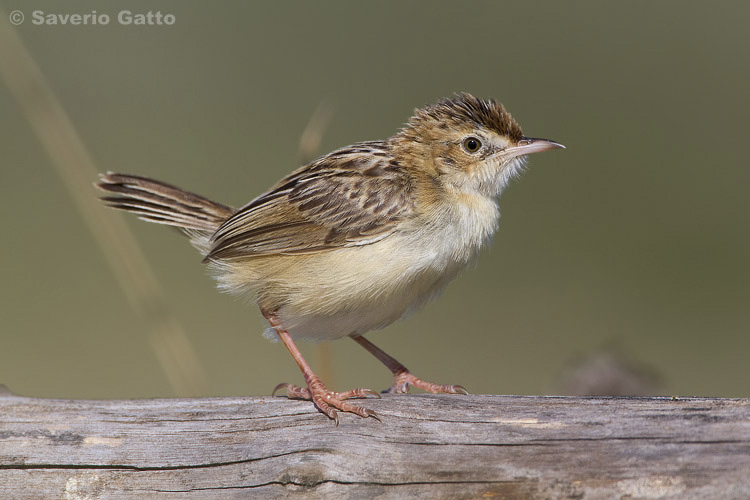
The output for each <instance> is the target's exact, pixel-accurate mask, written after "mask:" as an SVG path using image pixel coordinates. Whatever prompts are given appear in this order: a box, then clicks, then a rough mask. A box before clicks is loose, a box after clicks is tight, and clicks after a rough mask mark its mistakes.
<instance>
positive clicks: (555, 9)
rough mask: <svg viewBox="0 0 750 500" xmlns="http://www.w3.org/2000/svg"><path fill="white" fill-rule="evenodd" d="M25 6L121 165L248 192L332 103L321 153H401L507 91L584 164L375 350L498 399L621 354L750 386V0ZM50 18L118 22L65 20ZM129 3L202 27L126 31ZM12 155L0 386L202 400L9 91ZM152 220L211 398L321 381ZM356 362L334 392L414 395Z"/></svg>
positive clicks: (667, 380) (263, 183) (712, 389)
mask: <svg viewBox="0 0 750 500" xmlns="http://www.w3.org/2000/svg"><path fill="white" fill-rule="evenodd" d="M0 6H2V8H3V9H4V11H5V13H4V14H3V15H4V16H7V15H8V14H9V13H10V12H11V11H14V10H16V9H18V10H21V11H23V12H24V14H25V16H26V21H25V22H24V23H23V24H22V25H20V26H19V27H18V28H17V33H18V35H19V36H20V38H21V39H22V40H23V41H24V43H25V45H26V46H27V48H28V50H29V51H30V53H31V55H32V56H33V58H34V60H35V61H36V64H37V65H38V66H39V68H40V70H41V72H42V74H43V75H44V77H45V78H46V79H47V81H48V83H49V86H50V88H51V89H52V91H53V92H54V94H55V95H56V97H57V99H59V101H60V103H61V104H62V106H63V108H64V109H65V111H66V112H67V113H68V115H69V117H70V119H71V121H72V123H73V125H74V127H75V128H76V130H77V132H78V134H79V135H80V137H81V138H82V140H83V142H84V144H85V145H86V147H87V148H88V150H89V152H90V154H91V156H92V157H93V159H94V162H95V164H96V166H97V168H98V169H99V170H100V171H107V170H111V171H122V172H128V173H137V174H142V175H147V176H151V177H154V178H157V179H162V180H166V181H168V182H171V183H174V184H177V185H179V186H182V187H184V188H186V189H189V190H192V191H196V192H198V193H201V194H204V195H206V196H208V197H211V198H214V199H217V200H219V201H222V202H224V203H228V204H233V205H241V204H243V203H245V202H246V201H249V200H250V199H251V198H253V197H255V196H256V195H258V194H260V193H261V192H262V191H264V190H265V189H266V188H267V187H269V186H270V185H271V184H273V183H274V182H275V181H276V180H277V179H279V178H280V177H281V176H282V175H284V174H286V173H288V172H289V171H291V170H292V169H294V168H296V167H297V166H298V165H299V164H300V161H301V153H300V148H299V143H300V136H301V135H302V133H303V131H304V129H305V127H306V126H307V124H308V122H309V120H310V119H311V116H313V114H314V113H315V110H316V109H318V108H319V106H321V103H325V104H323V106H324V108H323V109H330V110H331V111H332V114H331V117H330V120H329V122H328V124H327V126H325V128H324V129H323V130H324V133H323V136H322V141H321V143H320V145H319V151H318V153H325V152H327V151H330V150H332V149H334V148H336V147H340V146H344V145H347V144H350V143H352V142H356V141H361V140H369V139H380V138H385V137H387V136H389V135H391V134H392V133H394V131H396V130H397V129H398V128H399V127H400V126H401V124H402V123H403V122H404V121H405V120H406V119H407V118H408V117H409V116H410V114H411V112H412V110H413V108H415V107H419V106H423V105H425V104H428V103H432V102H434V101H435V100H437V99H438V98H440V97H443V96H447V95H450V94H451V93H453V92H456V91H468V92H471V93H474V94H475V95H478V96H482V97H494V98H496V99H498V100H499V101H501V102H503V103H504V104H505V105H506V107H507V108H508V110H509V111H510V112H511V113H513V115H514V117H515V118H516V119H517V121H518V122H519V123H520V124H521V126H522V127H523V129H524V131H525V133H526V134H527V135H530V136H541V137H548V138H551V139H554V140H557V141H559V142H562V143H563V144H565V145H566V146H567V148H568V149H567V150H564V151H553V152H549V153H544V154H543V155H534V156H533V157H531V158H530V162H529V167H530V168H529V169H528V171H527V172H526V173H525V174H524V176H523V177H522V179H521V180H520V181H517V182H516V183H514V185H513V186H511V188H509V189H508V190H507V191H506V192H505V194H504V195H503V198H502V200H501V210H502V214H503V216H502V220H501V227H500V230H499V232H498V234H497V236H496V238H495V242H494V244H493V246H492V247H491V249H489V250H488V251H486V252H485V253H484V255H483V256H482V258H481V260H480V262H479V266H478V267H477V268H476V269H474V270H471V271H470V272H468V273H467V274H466V275H464V276H462V277H461V278H459V279H458V280H457V281H456V282H455V283H453V284H452V285H451V286H450V287H449V288H448V289H447V291H446V292H445V293H444V294H443V296H442V297H441V298H440V299H439V300H438V301H436V302H434V303H432V304H430V305H429V306H427V307H426V308H425V309H424V310H423V311H421V312H419V313H418V314H415V315H413V316H412V317H410V318H409V319H408V320H406V321H402V322H400V323H397V324H394V325H392V326H390V327H388V328H387V329H386V330H384V331H383V332H378V333H372V334H370V336H369V338H370V339H372V340H373V341H374V342H375V343H376V344H378V345H379V346H381V347H382V348H383V349H385V350H386V351H387V352H389V353H391V354H392V355H394V356H395V357H396V358H398V359H399V360H401V361H402V362H404V364H406V365H407V366H408V367H409V368H410V369H411V370H412V371H413V372H415V373H416V374H417V375H419V376H422V377H423V378H426V379H428V380H432V381H435V382H438V383H460V384H463V385H465V386H466V387H467V388H468V389H469V390H470V391H471V392H476V393H502V394H548V393H554V392H557V391H559V390H560V383H561V379H562V378H563V377H564V373H565V370H566V367H569V366H570V365H571V363H575V362H576V360H580V359H583V358H585V357H587V356H590V355H592V353H597V352H600V351H601V350H602V349H605V350H614V351H616V352H618V353H620V354H622V355H623V356H624V357H626V358H627V359H629V360H631V362H632V363H633V364H634V365H637V366H644V367H647V371H649V372H652V373H654V374H655V375H656V377H657V380H658V384H657V385H658V386H659V391H661V392H662V393H665V394H670V395H671V394H679V395H701V396H748V395H749V394H748V387H750V363H748V353H750V335H748V328H749V327H750V300H749V299H750V260H749V259H748V256H749V255H750V231H749V229H750V201H749V200H750V197H749V195H748V188H750V168H749V166H748V161H747V160H746V159H745V158H746V156H747V155H748V154H750V153H749V151H748V148H747V144H748V141H749V139H748V135H749V127H748V116H750V92H748V89H749V88H750V57H748V54H749V53H750V30H748V29H747V19H748V18H750V4H748V3H747V2H742V1H737V2H712V3H710V4H709V3H708V2H683V1H679V2H678V1H671V2H668V1H664V2H645V1H641V2H601V1H588V2H559V1H549V2H512V3H510V2H435V1H430V2H427V1H423V2H399V1H390V2H378V3H371V4H359V3H358V4H356V6H355V4H353V3H351V2H273V3H271V2H264V3H260V2H228V1H224V2H221V1H216V2H210V3H209V2H195V1H180V2H164V1H149V2H139V1H135V0H133V1H130V0H128V1H120V2H107V3H102V2H93V1H90V2H64V3H63V2H44V1H39V0H24V1H21V0H0ZM33 10H42V11H44V12H46V13H59V14H66V13H80V14H85V13H90V12H91V11H92V10H96V11H97V13H100V14H101V13H106V14H108V15H109V16H110V18H111V21H110V24H109V25H106V26H46V25H45V26H37V25H34V24H32V22H31V12H32V11H33ZM120 10H130V11H132V12H141V13H145V12H148V11H152V12H156V11H161V12H162V13H163V14H165V13H171V14H173V15H174V16H175V19H176V22H175V24H174V25H172V26H121V25H119V24H118V22H117V13H118V12H119V11H120ZM325 106H327V108H325ZM0 151H1V152H2V156H1V158H0V165H2V166H1V167H0V224H1V225H2V232H3V237H2V238H3V244H2V250H1V251H2V259H1V261H2V264H1V265H2V269H3V272H2V280H1V281H0V308H1V310H0V311H1V313H0V383H2V384H5V385H7V386H8V387H9V388H10V389H12V390H13V391H15V392H17V393H20V394H23V395H30V396H52V397H65V398H124V397H128V398H130V397H152V396H172V395H175V394H176V391H175V388H174V386H172V385H170V382H169V380H168V378H167V377H166V376H165V372H164V369H163V367H162V366H161V365H160V363H159V360H158V357H157V356H156V354H155V352H154V349H153V343H152V342H150V341H149V335H150V333H149V324H148V322H147V321H146V320H145V319H144V318H143V317H142V316H139V315H138V314H136V313H135V312H134V310H133V309H132V308H131V307H130V306H129V303H128V301H127V300H126V298H125V295H124V294H123V292H122V290H121V289H120V288H119V287H118V285H117V282H116V280H115V278H114V274H113V272H112V271H111V269H110V268H109V267H108V265H107V263H106V261H105V259H104V258H103V256H102V254H101V251H100V249H99V247H98V246H97V244H96V241H95V239H94V237H93V236H92V234H91V232H90V230H89V228H88V227H87V226H86V224H85V223H84V221H83V217H82V216H81V214H80V213H79V212H78V211H77V209H76V206H75V204H74V203H73V201H72V199H71V197H70V196H69V194H68V192H67V191H66V190H65V188H64V185H63V183H62V181H61V178H60V177H59V175H58V173H57V172H56V171H55V169H54V168H53V166H52V162H51V160H50V158H49V156H48V155H47V154H46V153H45V151H44V149H43V148H42V146H41V143H40V140H39V138H38V137H37V136H36V135H35V133H34V130H33V129H32V128H31V127H30V126H29V121H28V120H27V116H26V114H25V112H24V111H23V108H22V106H20V105H19V103H18V102H17V100H16V99H15V98H14V97H13V95H12V94H11V92H9V90H8V87H6V86H5V85H4V84H2V83H0ZM90 180H91V181H92V182H93V181H94V180H95V179H94V177H93V176H92V178H91V179H90ZM79 194H80V196H83V197H96V196H98V194H97V192H96V191H95V190H94V188H93V187H91V188H90V189H87V190H86V192H82V193H79ZM101 210H106V209H105V208H104V207H101ZM127 222H128V225H129V226H130V227H131V228H132V230H133V232H134V233H135V235H136V239H137V241H138V242H139V243H140V244H141V245H142V247H143V252H144V254H145V255H146V256H147V258H148V260H149V262H150V264H151V265H152V266H153V268H154V270H155V274H156V279H157V280H158V281H159V283H160V284H161V286H162V288H163V289H164V293H165V296H166V297H167V305H168V307H169V309H170V311H171V313H172V314H173V315H174V316H175V317H176V318H177V319H178V320H179V322H180V323H181V324H182V327H183V329H184V331H185V334H186V335H187V337H188V339H189V340H190V342H191V343H192V345H193V346H194V349H195V352H196V355H197V359H198V362H199V363H200V366H201V367H202V370H203V372H204V374H205V380H204V383H203V384H198V385H196V386H194V387H193V388H191V389H190V390H188V391H187V392H185V391H182V394H183V395H193V396H206V395H246V394H259V395H260V394H268V393H269V392H270V390H271V389H272V388H273V387H274V386H275V385H276V384H277V383H279V382H282V381H289V382H296V383H300V382H301V376H300V374H299V372H298V370H297V367H296V366H295V364H294V362H293V361H292V359H291V357H290V356H289V355H288V354H287V352H286V351H285V349H284V348H283V347H282V346H281V345H280V344H274V343H270V342H268V341H267V340H265V339H264V338H263V337H262V336H261V332H262V330H263V328H264V323H263V321H262V319H261V316H260V314H259V313H258V311H257V309H256V308H255V307H254V306H249V307H248V306H247V305H246V304H244V303H243V302H242V301H238V300H234V299H232V298H231V297H229V296H226V295H222V294H220V293H218V292H217V291H216V290H215V289H214V284H213V282H212V280H211V279H210V278H209V277H208V276H207V275H206V274H205V272H204V269H203V266H202V265H201V264H200V257H199V256H198V254H197V253H196V252H195V251H194V250H193V249H192V248H191V247H190V245H189V244H188V243H187V241H186V240H184V239H183V238H182V237H181V236H179V235H178V234H177V233H176V232H174V231H170V230H167V229H166V228H164V227H161V226H156V225H152V224H146V223H143V222H140V221H138V220H136V219H135V218H134V217H132V216H129V217H128V220H127ZM329 349H330V351H325V350H321V349H320V348H319V347H316V346H315V345H314V344H306V345H304V347H303V352H304V353H305V354H306V355H307V356H309V358H310V361H311V363H312V365H313V367H314V368H317V369H321V370H323V371H324V372H325V373H326V374H327V376H328V377H329V379H330V380H329V381H330V382H332V384H331V385H332V386H333V388H335V389H342V390H343V389H349V388H352V387H354V386H364V387H371V388H373V389H383V388H385V387H387V386H388V385H390V374H389V373H388V372H387V370H386V369H385V368H384V367H382V366H381V365H380V364H379V363H378V362H377V361H376V360H375V359H374V358H372V357H371V356H370V355H368V354H367V353H366V352H365V351H364V350H363V349H361V348H360V347H359V346H357V345H355V343H354V342H351V341H349V340H346V339H344V340H341V341H338V342H333V343H331V344H330V348H329ZM326 357H330V360H331V364H330V365H329V366H327V367H321V363H322V362H323V361H321V360H322V359H324V358H326Z"/></svg>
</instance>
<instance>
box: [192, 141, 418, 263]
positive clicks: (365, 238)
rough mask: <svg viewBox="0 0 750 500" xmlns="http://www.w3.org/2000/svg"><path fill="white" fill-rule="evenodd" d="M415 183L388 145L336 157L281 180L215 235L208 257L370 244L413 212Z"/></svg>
mask: <svg viewBox="0 0 750 500" xmlns="http://www.w3.org/2000/svg"><path fill="white" fill-rule="evenodd" d="M412 189H413V186H412V183H411V178H410V177H409V175H408V174H407V173H406V172H405V171H404V169H403V167H402V166H401V165H400V164H399V163H398V162H397V161H396V160H395V159H393V158H392V156H391V155H390V154H388V151H387V149H386V148H385V147H384V144H383V143H382V142H368V143H360V144H355V145H354V146H350V147H348V148H344V149H340V150H338V151H334V152H332V153H330V154H328V155H326V156H324V157H322V158H320V159H318V160H316V161H314V162H312V163H310V164H308V165H306V166H304V167H302V168H300V169H299V170H297V171H296V172H293V173H292V174H290V175H289V176H287V177H285V178H284V179H282V180H281V181H280V182H279V183H278V184H276V185H275V186H274V187H273V188H271V190H269V191H268V192H266V193H265V194H263V195H261V196H259V197H258V198H256V199H255V200H253V201H251V202H250V203H248V204H247V205H245V206H244V207H242V208H241V209H239V210H238V211H237V212H236V213H235V214H234V215H233V216H232V217H230V218H229V219H228V220H227V221H226V222H224V224H222V225H221V226H220V227H219V229H218V230H217V231H216V233H215V234H214V235H213V237H212V239H211V241H212V247H211V251H210V252H209V254H208V256H207V257H206V259H208V260H212V259H236V258H246V257H252V256H261V255H274V254H300V253H316V252H323V251H327V250H332V249H336V248H341V247H346V246H356V245H366V244H369V243H373V242H375V241H378V240H380V239H382V238H384V237H386V236H388V235H389V234H391V233H393V232H394V231H395V230H396V227H397V224H398V222H399V221H400V220H402V219H403V218H405V217H406V216H407V215H408V214H409V213H410V212H411V211H412V210H413V204H412V196H410V191H411V190H412Z"/></svg>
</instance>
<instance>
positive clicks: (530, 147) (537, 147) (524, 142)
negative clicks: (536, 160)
mask: <svg viewBox="0 0 750 500" xmlns="http://www.w3.org/2000/svg"><path fill="white" fill-rule="evenodd" d="M557 148H562V149H565V146H563V145H562V144H560V143H558V142H555V141H550V140H549V139H539V138H533V137H524V138H523V139H521V140H520V141H518V144H516V145H515V146H511V147H509V148H505V150H504V151H503V155H510V156H523V155H529V154H531V153H541V152H542V151H547V150H549V149H557Z"/></svg>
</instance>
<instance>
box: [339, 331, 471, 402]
mask: <svg viewBox="0 0 750 500" xmlns="http://www.w3.org/2000/svg"><path fill="white" fill-rule="evenodd" d="M351 337H352V339H354V341H355V342H356V343H358V344H359V345H361V346H362V347H364V348H365V349H367V350H368V351H369V352H370V354H372V355H373V356H375V357H376V358H378V359H379V360H380V362H381V363H383V364H384V365H385V366H387V367H388V369H389V370H390V371H391V373H393V385H392V386H391V388H390V389H388V390H387V391H384V392H392V393H396V394H401V393H406V392H409V386H410V385H413V386H414V387H419V388H420V389H423V390H425V391H427V392H435V393H447V394H469V392H468V391H467V390H466V389H464V388H463V387H461V386H460V385H439V384H433V383H432V382H425V381H424V380H422V379H419V378H417V377H415V376H414V375H412V374H411V372H409V370H408V369H407V368H406V367H405V366H404V365H402V364H401V363H399V362H398V361H396V359H394V358H392V357H391V356H389V355H388V354H386V353H385V351H383V350H382V349H380V348H379V347H378V346H376V345H375V344H373V343H372V342H370V341H369V340H367V339H365V338H364V337H362V336H361V335H352V336H351Z"/></svg>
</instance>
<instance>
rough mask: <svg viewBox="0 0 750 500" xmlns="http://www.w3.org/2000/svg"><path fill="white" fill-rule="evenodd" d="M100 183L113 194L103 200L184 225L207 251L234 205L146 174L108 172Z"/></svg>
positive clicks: (142, 215) (161, 221)
mask: <svg viewBox="0 0 750 500" xmlns="http://www.w3.org/2000/svg"><path fill="white" fill-rule="evenodd" d="M96 187H98V188H99V189H101V190H102V191H106V192H108V193H112V194H113V195H109V196H103V197H102V200H103V201H104V202H105V203H106V204H107V206H110V207H112V208H117V209H120V210H125V211H128V212H133V213H135V214H137V215H138V218H140V219H143V220H147V221H151V222H156V223H157V224H167V225H169V226H174V227H177V228H179V229H181V230H182V231H183V232H184V233H185V234H186V235H187V236H188V237H189V238H190V241H191V242H192V243H193V245H194V246H195V247H196V248H198V250H200V251H201V252H203V254H204V255H205V254H206V253H207V252H208V245H209V240H210V238H211V235H213V233H214V232H216V230H217V229H218V228H219V226H220V225H221V224H222V223H223V222H224V221H225V220H227V219H228V218H229V217H230V216H231V215H232V214H233V213H234V211H235V210H234V209H233V208H232V207H228V206H226V205H222V204H221V203H216V202H214V201H211V200H209V199H207V198H204V197H202V196H199V195H197V194H194V193H191V192H189V191H185V190H182V189H180V188H178V187H175V186H172V185H170V184H166V183H164V182H160V181H155V180H153V179H149V178H146V177H140V176H137V175H127V174H114V173H111V172H108V173H106V174H103V175H102V176H101V179H100V180H99V182H98V183H96Z"/></svg>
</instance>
